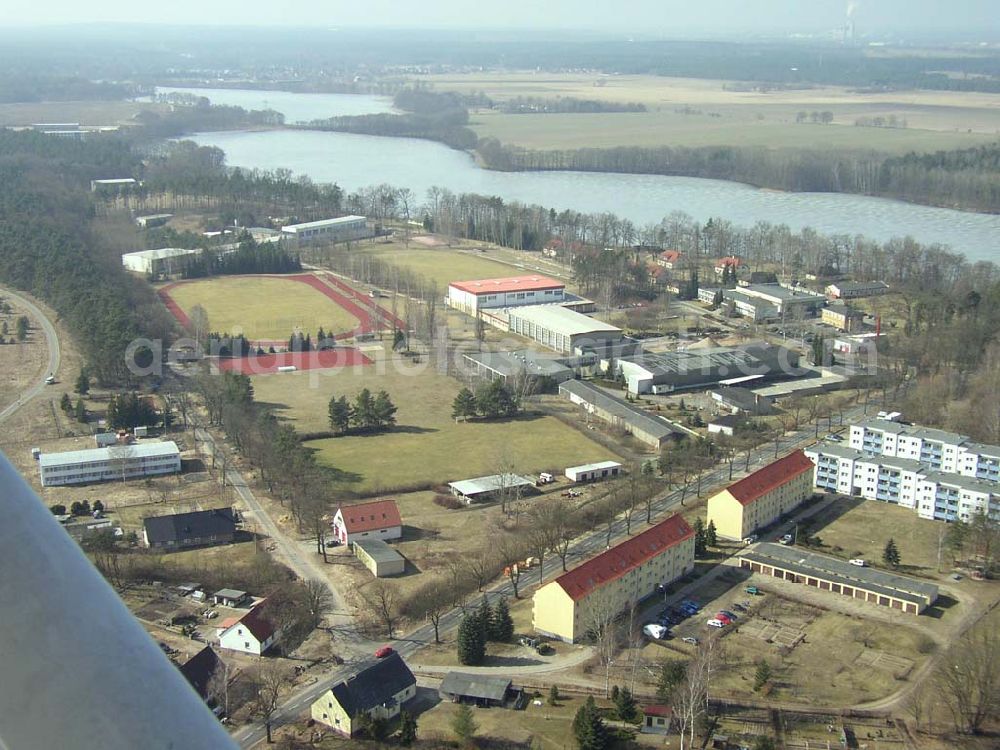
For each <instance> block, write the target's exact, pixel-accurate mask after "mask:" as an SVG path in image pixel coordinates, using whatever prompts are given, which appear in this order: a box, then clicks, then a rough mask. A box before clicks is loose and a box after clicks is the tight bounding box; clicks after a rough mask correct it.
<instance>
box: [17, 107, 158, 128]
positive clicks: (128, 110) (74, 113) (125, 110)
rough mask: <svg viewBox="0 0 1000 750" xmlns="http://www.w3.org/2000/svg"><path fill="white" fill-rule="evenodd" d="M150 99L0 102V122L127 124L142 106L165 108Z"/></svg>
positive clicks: (26, 123) (152, 108)
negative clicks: (149, 100)
mask: <svg viewBox="0 0 1000 750" xmlns="http://www.w3.org/2000/svg"><path fill="white" fill-rule="evenodd" d="M165 109H166V105H163V104H153V103H151V102H95V101H84V102H24V103H8V104H0V126H3V125H11V126H23V125H32V124H34V123H37V122H78V123H80V124H81V125H119V124H122V125H124V124H127V123H128V122H129V121H130V120H131V119H132V118H133V117H134V116H135V115H136V114H138V113H139V112H142V111H143V110H152V111H158V110H165Z"/></svg>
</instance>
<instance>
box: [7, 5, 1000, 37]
mask: <svg viewBox="0 0 1000 750" xmlns="http://www.w3.org/2000/svg"><path fill="white" fill-rule="evenodd" d="M849 5H850V6H854V7H855V10H854V14H855V18H856V24H857V26H858V29H859V31H865V30H867V31H868V33H879V32H886V31H905V30H921V31H931V30H934V29H948V30H955V29H960V30H961V29H969V30H982V31H984V32H987V33H989V34H993V35H995V34H996V33H997V32H998V28H1000V0H618V1H615V2H612V1H611V0H493V2H476V0H365V1H364V2H357V0H351V1H350V2H345V1H344V0H278V2H275V1H274V0H267V1H266V2H265V1H264V0H170V1H169V2H158V3H157V2H136V0H95V1H94V2H90V3H81V2H79V0H46V2H44V3H30V2H12V3H9V4H8V7H7V8H6V9H5V11H4V13H3V16H2V17H0V26H11V25H24V24H31V25H34V24H76V23H98V24H101V23H109V22H119V23H167V24H172V25H187V24H191V25H202V24H210V25H240V26H243V25H260V26H268V25H282V26H295V25H308V26H315V25H317V24H326V25H330V26H363V27H373V26H374V27H379V26H381V27H392V28H532V29H547V28H573V29H597V30H606V31H612V30H613V31H631V32H635V33H646V34H652V35H667V36H674V35H682V34H683V33H685V32H696V33H706V32H707V33H713V32H717V33H726V32H734V31H747V32H752V33H758V34H766V33H774V32H786V31H792V30H798V31H812V30H821V29H829V28H839V27H841V26H843V24H844V19H845V16H846V13H847V8H848V6H849Z"/></svg>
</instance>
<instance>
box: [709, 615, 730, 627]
mask: <svg viewBox="0 0 1000 750" xmlns="http://www.w3.org/2000/svg"><path fill="white" fill-rule="evenodd" d="M705 624H706V625H708V627H710V628H724V627H726V623H724V622H723V621H722V620H719V619H718V618H715V617H713V618H712V619H711V620H709V621H708V622H706V623H705Z"/></svg>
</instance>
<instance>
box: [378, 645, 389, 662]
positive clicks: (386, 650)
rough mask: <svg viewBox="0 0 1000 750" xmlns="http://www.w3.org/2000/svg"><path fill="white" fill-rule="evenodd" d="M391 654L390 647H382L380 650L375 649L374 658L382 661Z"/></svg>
mask: <svg viewBox="0 0 1000 750" xmlns="http://www.w3.org/2000/svg"><path fill="white" fill-rule="evenodd" d="M391 654H392V646H382V648H377V649H375V658H376V659H384V658H385V657H387V656H390V655H391Z"/></svg>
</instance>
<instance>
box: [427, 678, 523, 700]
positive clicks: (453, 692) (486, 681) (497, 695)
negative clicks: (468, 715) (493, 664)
mask: <svg viewBox="0 0 1000 750" xmlns="http://www.w3.org/2000/svg"><path fill="white" fill-rule="evenodd" d="M438 693H439V695H440V696H441V700H446V701H451V702H452V703H471V704H473V705H476V706H483V707H487V708H488V707H490V706H499V707H506V706H509V705H513V706H515V707H516V706H517V704H518V703H519V702H520V701H521V699H522V698H523V695H524V691H523V690H522V689H521V688H519V687H517V686H515V685H512V684H511V681H510V678H509V677H503V676H492V675H485V674H466V673H464V672H449V673H448V674H446V675H445V676H444V679H443V680H441V687H440V688H439V689H438Z"/></svg>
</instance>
